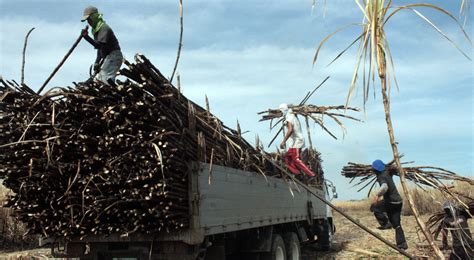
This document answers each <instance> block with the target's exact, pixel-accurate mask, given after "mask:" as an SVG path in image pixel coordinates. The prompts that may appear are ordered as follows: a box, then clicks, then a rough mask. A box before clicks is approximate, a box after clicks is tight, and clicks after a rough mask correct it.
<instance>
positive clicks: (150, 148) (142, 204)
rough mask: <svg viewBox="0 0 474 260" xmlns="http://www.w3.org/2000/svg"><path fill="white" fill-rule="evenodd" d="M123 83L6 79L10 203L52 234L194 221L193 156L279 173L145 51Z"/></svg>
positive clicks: (2, 131) (4, 162) (2, 107)
mask: <svg viewBox="0 0 474 260" xmlns="http://www.w3.org/2000/svg"><path fill="white" fill-rule="evenodd" d="M125 64H126V65H127V67H126V68H124V69H122V70H121V71H120V73H121V75H123V76H125V77H126V78H127V79H126V80H125V81H124V82H119V83H118V86H117V87H111V86H108V85H104V84H100V83H95V82H84V83H79V84H76V86H75V87H74V88H71V87H67V88H55V89H52V90H50V91H48V92H47V93H45V94H44V95H42V96H40V95H37V94H35V92H34V91H32V90H31V89H29V88H28V87H27V86H26V85H22V86H20V85H18V84H16V82H10V81H4V80H3V79H2V80H0V83H1V84H0V99H1V100H0V101H1V104H0V178H1V179H4V185H5V186H6V187H8V188H10V189H12V190H13V192H14V195H13V196H12V197H10V198H9V200H8V202H7V203H6V205H5V206H6V207H10V208H12V209H14V212H15V216H16V217H17V218H18V219H19V220H21V221H23V222H25V223H27V224H28V226H29V227H30V233H40V234H42V235H44V236H46V237H56V236H62V237H65V238H70V237H72V236H86V235H88V234H111V233H120V234H123V235H127V234H131V233H133V232H142V233H153V232H159V231H163V232H168V231H172V230H177V229H182V228H186V227H187V226H188V224H189V223H188V211H189V209H188V201H187V200H188V194H187V192H188V183H187V182H188V179H187V175H188V174H189V173H191V172H193V169H192V166H191V165H192V164H190V162H194V161H200V162H207V163H211V164H218V165H224V166H229V167H233V168H239V169H243V170H248V171H254V172H258V173H261V174H265V175H273V176H280V174H281V173H280V172H279V171H278V170H277V169H274V168H273V167H272V164H271V163H269V162H268V161H267V160H266V159H265V158H269V157H268V156H262V153H264V152H263V151H262V150H260V149H255V148H253V147H252V146H251V145H250V144H249V143H248V142H247V141H246V140H245V139H243V138H242V136H241V133H240V130H238V131H235V130H232V129H230V128H228V127H226V126H225V125H224V124H223V123H222V122H221V121H220V120H219V119H217V118H216V117H215V116H213V115H212V114H211V113H210V111H209V109H207V110H206V109H204V108H202V107H200V106H198V105H196V104H195V103H193V102H191V101H190V100H188V99H187V98H186V97H184V96H183V95H182V94H181V93H180V91H179V89H177V88H175V87H174V86H172V85H171V84H170V82H169V81H168V80H167V79H166V78H165V77H164V76H163V75H162V74H161V73H160V71H159V70H158V69H157V68H155V66H154V65H153V64H152V63H151V62H150V61H149V60H148V59H147V58H146V57H144V56H143V55H136V56H135V63H129V62H126V63H125Z"/></svg>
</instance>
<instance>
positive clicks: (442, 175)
mask: <svg viewBox="0 0 474 260" xmlns="http://www.w3.org/2000/svg"><path fill="white" fill-rule="evenodd" d="M410 163H411V162H410ZM406 164H407V163H403V165H406ZM403 169H404V170H405V174H406V175H405V177H406V178H407V179H408V180H410V181H412V182H413V183H415V184H416V185H417V186H418V187H420V188H422V189H424V188H426V187H431V188H434V189H437V190H439V191H441V192H442V193H444V194H446V195H448V196H449V197H451V198H453V199H455V200H457V201H460V199H459V196H458V195H457V194H456V193H455V192H453V191H452V190H451V187H449V186H448V185H447V183H446V182H447V181H462V182H466V183H468V184H469V185H474V179H472V178H467V177H463V176H460V175H457V174H456V173H454V172H451V171H448V170H446V169H443V168H439V167H433V166H412V167H403ZM386 170H387V171H389V172H390V174H392V175H398V170H397V167H396V165H395V162H394V161H391V162H389V163H388V164H386ZM341 173H342V175H343V176H345V177H347V178H351V181H350V182H351V183H352V182H353V181H354V180H355V179H359V181H358V182H357V183H356V184H355V186H359V185H361V186H362V188H360V189H359V191H360V190H362V189H364V188H365V187H368V186H369V185H371V186H370V189H369V192H368V194H370V192H371V190H372V188H373V187H374V185H375V183H376V176H375V173H374V172H373V170H372V166H371V165H367V164H359V163H353V162H349V163H348V165H346V166H344V167H343V168H342V172H341Z"/></svg>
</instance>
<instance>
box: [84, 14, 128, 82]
mask: <svg viewBox="0 0 474 260" xmlns="http://www.w3.org/2000/svg"><path fill="white" fill-rule="evenodd" d="M81 21H82V22H84V21H87V23H88V24H89V25H90V26H91V29H92V34H93V35H94V39H92V38H91V37H90V36H89V34H88V32H87V30H85V29H84V30H82V36H83V37H84V39H86V40H87V41H88V42H89V43H90V44H91V45H92V46H94V48H96V49H97V58H96V60H95V62H94V72H95V74H96V76H95V79H96V80H98V81H101V82H103V83H105V84H108V85H111V86H115V77H116V75H117V72H118V71H119V70H120V66H121V65H122V62H123V61H122V60H123V56H122V52H121V51H120V45H119V42H118V40H117V37H115V34H114V32H113V31H112V29H111V28H110V26H108V25H107V24H106V23H105V21H104V20H103V18H102V14H101V13H99V11H98V10H97V8H96V7H94V6H89V7H87V8H86V9H84V14H83V16H82V20H81Z"/></svg>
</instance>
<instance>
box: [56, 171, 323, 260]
mask: <svg viewBox="0 0 474 260" xmlns="http://www.w3.org/2000/svg"><path fill="white" fill-rule="evenodd" d="M194 166H195V167H194V168H193V170H192V171H191V172H190V174H189V175H188V177H189V192H188V194H189V206H190V223H189V228H187V229H183V230H179V231H171V232H169V233H166V232H162V233H159V234H154V235H146V234H131V235H129V236H120V235H118V234H112V235H110V236H95V235H90V236H87V237H86V238H85V239H84V240H73V241H72V242H69V243H80V244H84V243H88V244H94V243H113V242H134V243H135V242H149V241H154V243H160V242H172V241H175V242H184V243H185V244H188V245H199V244H201V243H203V241H204V240H205V238H206V237H208V236H212V235H219V234H225V233H232V232H235V231H241V230H248V229H255V228H260V227H268V226H274V225H281V224H285V223H293V222H301V221H307V222H308V223H312V221H313V220H314V219H328V218H332V215H331V211H330V210H329V208H328V206H327V205H325V204H324V203H323V202H322V201H320V200H319V199H317V198H316V197H314V196H313V195H311V194H310V193H309V192H308V191H306V190H305V189H303V188H301V187H297V185H296V184H295V183H294V182H290V181H288V182H287V181H285V180H283V179H281V178H274V177H267V176H264V175H263V174H259V173H255V172H247V171H242V170H237V169H233V168H228V167H223V166H218V165H212V166H211V165H209V164H205V163H199V164H194ZM314 190H315V191H316V192H317V193H318V194H320V195H321V196H322V197H325V194H324V193H325V192H324V191H323V190H319V189H316V188H314ZM69 248H70V250H66V252H65V253H66V255H69V256H72V255H71V253H72V252H67V251H77V249H75V250H72V248H73V247H72V245H70V246H69ZM79 251H80V250H79Z"/></svg>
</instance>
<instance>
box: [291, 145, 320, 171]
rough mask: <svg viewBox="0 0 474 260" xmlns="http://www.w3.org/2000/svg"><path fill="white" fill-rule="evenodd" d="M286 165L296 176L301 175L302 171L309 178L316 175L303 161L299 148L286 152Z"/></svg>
mask: <svg viewBox="0 0 474 260" xmlns="http://www.w3.org/2000/svg"><path fill="white" fill-rule="evenodd" d="M285 164H286V166H287V167H288V169H289V170H290V171H291V172H292V173H294V174H296V175H299V174H300V170H301V171H303V172H304V173H305V174H306V175H308V176H309V177H313V176H315V175H316V174H314V172H312V171H311V170H310V169H309V168H308V166H306V164H305V163H304V162H303V161H302V160H301V158H300V149H299V148H289V149H288V152H286V154H285Z"/></svg>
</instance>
